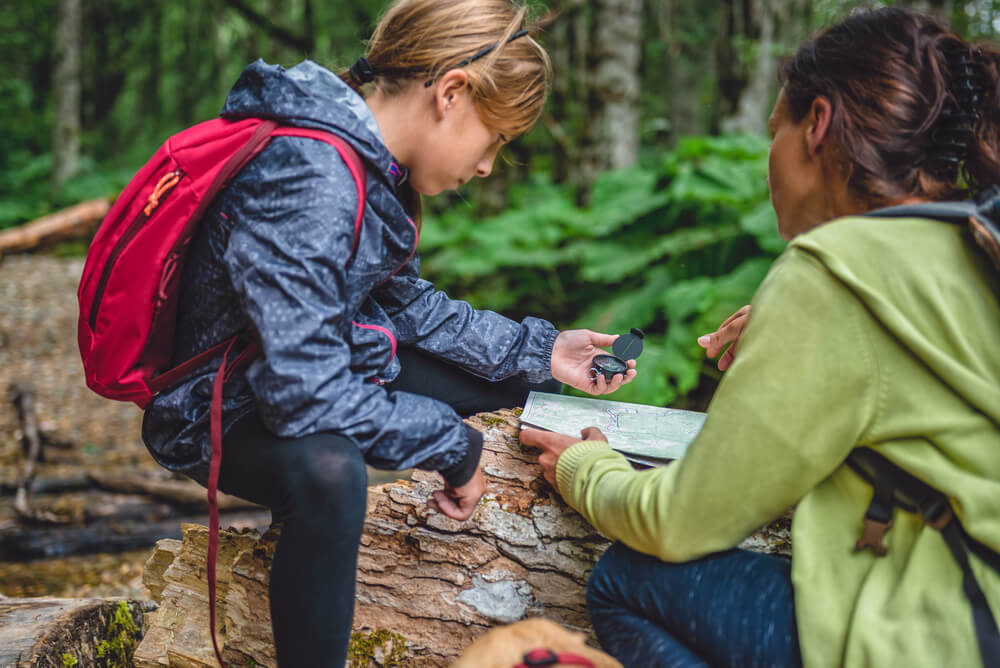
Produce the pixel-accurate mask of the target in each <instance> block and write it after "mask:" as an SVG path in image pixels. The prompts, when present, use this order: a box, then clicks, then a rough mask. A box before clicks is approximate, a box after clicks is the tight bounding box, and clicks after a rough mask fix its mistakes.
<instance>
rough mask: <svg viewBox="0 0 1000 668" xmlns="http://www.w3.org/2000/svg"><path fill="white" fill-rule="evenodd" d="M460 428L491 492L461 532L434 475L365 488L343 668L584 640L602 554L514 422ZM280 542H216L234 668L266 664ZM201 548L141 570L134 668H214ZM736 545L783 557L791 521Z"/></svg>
mask: <svg viewBox="0 0 1000 668" xmlns="http://www.w3.org/2000/svg"><path fill="white" fill-rule="evenodd" d="M469 423H470V424H472V425H473V426H475V427H476V428H477V429H479V430H480V431H482V432H483V436H484V446H483V459H482V466H483V470H484V472H485V473H486V476H487V493H486V496H485V497H484V499H483V502H482V503H481V505H480V507H479V508H478V509H477V510H476V513H475V514H474V515H473V516H472V518H470V519H469V520H468V521H467V522H464V523H462V522H455V521H453V520H450V519H448V518H446V517H444V516H443V515H440V514H437V513H432V512H430V511H428V509H427V507H426V501H427V498H428V496H429V495H430V493H431V492H432V491H433V490H434V489H437V488H438V487H439V485H440V482H439V480H440V479H439V478H438V476H437V475H436V474H428V473H421V472H417V473H414V475H413V481H412V482H411V481H398V482H396V483H392V484H385V485H381V486H379V487H372V488H369V492H368V513H367V516H366V519H365V531H364V534H363V535H362V539H361V547H360V550H359V560H358V571H357V578H358V590H357V599H356V606H355V611H354V627H353V634H352V638H351V648H350V655H349V665H351V666H355V667H362V666H370V665H406V666H414V667H417V666H444V665H448V664H449V663H450V662H451V661H452V660H454V659H455V657H456V656H457V655H458V654H459V652H460V651H461V650H462V649H463V648H464V647H466V646H467V645H469V644H470V643H471V642H472V641H473V640H475V639H476V638H477V637H478V636H480V635H481V634H482V633H484V632H485V631H487V630H488V629H489V628H490V627H492V626H494V625H498V624H505V623H509V622H514V621H518V620H520V619H524V618H526V617H540V616H544V617H547V618H549V619H552V620H553V621H555V622H558V623H560V624H563V625H564V626H567V627H569V628H571V629H576V630H584V631H589V625H588V622H587V613H586V609H585V602H584V584H585V583H586V580H587V575H588V574H589V572H590V570H591V568H592V567H593V565H594V563H595V561H596V560H597V557H598V556H599V555H600V554H601V553H602V552H603V551H604V549H605V548H606V547H607V545H608V542H607V541H606V540H605V539H604V537H602V536H601V535H599V534H598V533H597V532H596V531H595V530H594V529H593V528H592V527H591V526H590V525H588V524H587V523H586V522H585V521H584V520H583V518H581V517H580V516H579V515H578V514H576V512H574V511H573V510H572V509H570V508H569V507H567V506H566V505H565V504H563V503H562V502H561V501H560V500H559V498H558V497H557V496H555V494H554V493H553V491H552V489H551V488H550V487H549V486H548V485H547V484H546V483H545V482H544V481H543V480H542V478H541V469H540V468H539V467H538V464H537V452H536V451H534V450H527V449H525V448H523V447H522V446H521V445H520V443H519V442H518V441H517V432H518V422H517V416H516V413H514V412H512V411H497V412H496V413H491V414H482V415H479V416H476V417H473V418H470V419H469ZM279 531H280V528H279V527H277V526H275V527H272V528H271V529H270V530H268V531H267V532H266V533H265V534H264V535H263V536H261V535H259V534H257V533H255V532H243V533H237V532H229V531H224V532H223V534H222V537H221V538H220V543H219V544H220V547H219V557H218V563H219V569H218V583H219V584H218V600H219V607H218V612H217V619H218V620H219V622H218V627H219V628H218V633H219V640H220V646H222V647H223V648H224V649H223V658H224V659H226V661H227V662H231V665H247V664H248V663H249V662H250V661H251V660H252V661H253V662H254V665H258V666H274V665H275V656H274V647H273V641H272V637H271V622H270V616H269V607H268V594H267V591H268V577H269V575H268V573H269V570H270V562H271V557H272V555H273V553H274V546H275V542H276V540H277V537H278V535H279ZM207 535H208V532H207V529H206V528H205V527H202V526H194V525H187V526H185V527H184V537H183V541H176V540H162V541H160V542H159V543H158V544H157V548H156V550H155V551H154V552H153V555H152V556H151V557H150V559H149V561H148V562H147V564H146V569H145V571H144V573H143V582H144V583H145V584H146V586H147V587H148V588H149V590H150V591H151V592H152V595H153V598H154V599H155V600H156V601H157V602H158V603H159V604H160V608H159V610H157V611H156V612H155V613H152V614H151V615H149V616H148V631H147V633H146V636H145V638H144V640H143V642H142V645H141V646H140V647H139V648H138V650H137V651H136V659H135V665H136V667H137V668H154V667H155V668H162V666H185V667H189V668H190V667H199V666H206V667H207V666H214V665H215V664H214V661H215V659H214V655H213V652H212V645H211V639H210V637H209V635H208V606H207V605H206V600H207V596H206V585H205V577H204V567H205V550H206V545H207ZM743 546H744V547H746V548H748V549H754V550H758V551H766V552H780V553H785V554H787V553H788V552H789V546H790V544H789V541H788V530H787V522H783V523H776V525H775V526H772V527H768V528H766V529H764V530H761V531H760V532H758V533H757V534H754V535H753V536H751V537H750V538H749V539H747V541H745V542H744V544H743ZM330 567H331V568H336V565H335V564H331V566H330ZM379 657H381V658H379ZM390 659H392V660H396V661H398V663H391V661H390Z"/></svg>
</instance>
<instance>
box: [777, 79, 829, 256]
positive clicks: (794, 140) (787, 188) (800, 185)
mask: <svg viewBox="0 0 1000 668" xmlns="http://www.w3.org/2000/svg"><path fill="white" fill-rule="evenodd" d="M814 126H815V119H814V117H813V113H809V114H806V116H805V117H804V118H803V119H802V120H801V121H798V122H796V121H794V120H793V119H792V116H791V110H790V109H789V108H788V104H787V103H786V102H785V94H784V92H783V91H782V92H781V93H779V94H778V99H777V101H776V102H775V103H774V110H773V111H772V112H771V117H770V119H768V129H769V130H770V134H771V150H770V152H769V154H768V161H767V186H768V190H770V192H771V205H772V206H773V207H774V212H775V214H777V217H778V233H779V234H780V235H781V237H782V238H783V239H785V240H786V241H790V240H791V239H793V238H794V237H796V236H798V235H799V234H802V233H803V232H806V231H808V230H811V229H812V228H814V227H816V226H817V225H820V224H821V223H824V222H826V221H827V220H830V219H831V218H833V217H834V216H833V214H832V211H831V207H830V203H831V202H830V192H829V188H830V186H831V185H832V184H828V183H827V179H826V178H825V177H824V173H823V169H822V165H821V162H820V160H819V156H818V154H817V153H816V151H815V150H810V138H811V132H814V131H815V127H814Z"/></svg>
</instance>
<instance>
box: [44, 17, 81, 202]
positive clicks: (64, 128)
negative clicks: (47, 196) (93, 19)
mask: <svg viewBox="0 0 1000 668" xmlns="http://www.w3.org/2000/svg"><path fill="white" fill-rule="evenodd" d="M82 26H83V8H82V0H59V11H58V15H57V19H56V30H55V45H54V47H55V48H54V52H55V54H56V55H55V61H56V64H55V73H54V80H53V89H54V93H55V124H54V126H53V132H52V191H53V193H57V192H59V189H60V188H62V186H63V184H64V183H65V182H66V180H67V179H69V177H71V176H72V175H73V173H74V172H76V166H77V161H78V159H79V156H80V58H81V47H82V32H83V27H82Z"/></svg>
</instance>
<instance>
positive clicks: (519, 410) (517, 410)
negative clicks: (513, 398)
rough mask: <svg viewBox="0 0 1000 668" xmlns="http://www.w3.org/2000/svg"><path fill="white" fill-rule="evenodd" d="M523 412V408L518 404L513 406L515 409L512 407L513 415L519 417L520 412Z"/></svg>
mask: <svg viewBox="0 0 1000 668" xmlns="http://www.w3.org/2000/svg"><path fill="white" fill-rule="evenodd" d="M523 412H524V409H523V408H521V407H520V406H518V407H517V408H515V409H513V410H512V411H511V413H513V414H514V417H521V413H523Z"/></svg>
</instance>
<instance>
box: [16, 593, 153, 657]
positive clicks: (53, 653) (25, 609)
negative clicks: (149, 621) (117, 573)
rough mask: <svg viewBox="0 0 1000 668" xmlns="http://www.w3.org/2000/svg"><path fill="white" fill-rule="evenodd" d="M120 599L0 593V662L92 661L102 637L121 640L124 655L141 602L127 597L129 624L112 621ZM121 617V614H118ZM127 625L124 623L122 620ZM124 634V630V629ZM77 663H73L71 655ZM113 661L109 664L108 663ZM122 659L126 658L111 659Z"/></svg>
mask: <svg viewBox="0 0 1000 668" xmlns="http://www.w3.org/2000/svg"><path fill="white" fill-rule="evenodd" d="M118 605H119V604H118V601H117V600H113V599H95V598H5V597H3V596H0V666H3V667H4V668H29V667H31V668H61V667H63V666H68V665H76V666H96V665H106V664H98V657H97V652H98V649H97V648H98V646H99V645H100V644H101V642H102V641H106V642H108V643H111V641H112V640H117V641H119V642H120V643H121V646H122V649H125V650H128V651H126V656H127V655H128V654H130V653H131V649H134V647H135V643H136V640H137V638H136V635H137V633H138V630H139V629H141V628H142V623H143V609H142V606H141V604H139V603H136V602H134V601H127V602H126V605H127V608H128V617H130V619H131V621H132V624H133V625H134V626H133V627H131V628H134V629H135V630H134V631H129V629H123V628H118V626H119V625H117V624H116V626H115V628H110V627H111V622H112V620H113V619H114V616H115V612H116V609H117V608H118ZM119 621H122V620H119ZM125 626H127V623H126V625H125ZM122 634H124V635H122ZM69 657H72V659H75V660H76V663H71V662H70V661H71V659H70V658H69ZM107 665H111V664H107ZM115 665H124V664H115Z"/></svg>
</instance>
